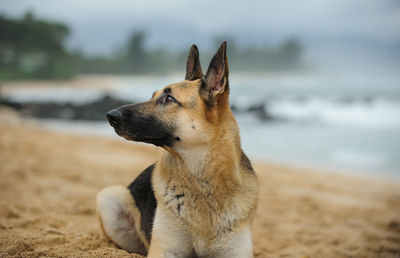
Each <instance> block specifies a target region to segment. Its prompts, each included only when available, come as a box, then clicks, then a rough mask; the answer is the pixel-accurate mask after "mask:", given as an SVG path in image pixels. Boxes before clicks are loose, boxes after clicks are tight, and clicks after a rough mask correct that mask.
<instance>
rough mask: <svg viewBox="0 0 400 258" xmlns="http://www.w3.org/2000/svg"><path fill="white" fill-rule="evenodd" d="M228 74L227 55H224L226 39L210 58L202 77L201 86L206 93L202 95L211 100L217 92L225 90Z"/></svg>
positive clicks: (220, 92)
mask: <svg viewBox="0 0 400 258" xmlns="http://www.w3.org/2000/svg"><path fill="white" fill-rule="evenodd" d="M228 76H229V66H228V57H227V56H226V41H224V42H223V43H222V44H221V46H220V47H219V49H218V51H217V53H216V54H215V56H214V57H213V59H212V60H211V63H210V66H209V67H208V70H207V74H206V75H205V77H204V86H203V87H204V88H205V90H206V92H207V94H206V96H204V95H203V96H204V97H206V98H208V99H209V100H212V99H214V98H215V97H216V96H217V95H218V94H222V93H223V92H225V90H226V89H227V87H228ZM210 98H211V99H210Z"/></svg>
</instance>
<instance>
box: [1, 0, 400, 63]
mask: <svg viewBox="0 0 400 258" xmlns="http://www.w3.org/2000/svg"><path fill="white" fill-rule="evenodd" d="M27 10H31V11H33V12H34V14H35V15H37V16H38V17H42V18H49V19H52V20H56V21H61V22H65V23H66V24H68V25H69V27H70V28H71V37H70V39H69V41H68V45H69V47H71V48H79V49H82V50H83V51H84V52H86V53H88V54H102V55H107V54H110V53H112V52H113V51H114V50H115V49H116V48H118V47H121V45H122V44H123V42H125V41H126V39H127V37H128V35H129V33H130V32H132V31H134V30H141V29H143V30H146V31H147V32H148V41H147V42H148V47H150V48H151V47H157V46H164V47H166V48H170V49H172V50H174V49H181V48H188V47H189V46H190V45H191V44H193V43H196V44H197V45H198V46H199V47H200V51H201V49H207V50H209V49H210V48H211V47H213V46H214V39H215V37H222V38H223V37H226V38H233V39H234V40H235V43H237V44H239V45H243V46H245V45H259V46H261V45H267V44H269V45H277V44H279V43H280V42H281V41H282V40H284V39H286V38H289V37H293V36H295V37H297V38H299V39H300V40H301V41H302V42H303V44H304V46H305V49H306V53H305V58H306V60H307V61H309V62H310V63H312V64H314V63H315V64H317V65H321V66H325V67H330V66H336V67H341V66H342V64H345V65H347V66H351V67H352V68H355V67H357V66H360V67H361V66H368V67H370V68H371V67H372V68H374V69H381V70H387V69H389V70H393V71H396V70H400V69H399V68H400V61H399V60H400V1H399V0H387V1H384V0H352V1H348V0H324V1H321V0H298V1H289V0H281V1H268V0H267V1H258V0H257V1H256V0H247V1H227V0H222V1H215V0H204V1H183V0H182V1H180V0H171V1H165V0H153V1H133V0H113V1H106V0H85V1H82V0H79V1H78V0H68V1H63V0H58V1H54V0H18V1H16V0H0V13H2V14H5V15H8V16H11V17H18V16H21V15H22V14H23V13H24V12H26V11H27ZM228 44H229V42H228Z"/></svg>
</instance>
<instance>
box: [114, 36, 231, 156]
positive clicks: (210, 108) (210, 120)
mask: <svg viewBox="0 0 400 258" xmlns="http://www.w3.org/2000/svg"><path fill="white" fill-rule="evenodd" d="M228 73H229V69H228V59H227V56H226V42H224V43H222V45H221V47H220V48H219V49H218V51H217V53H216V54H215V56H214V57H213V59H212V61H211V63H210V66H209V68H208V70H207V73H206V74H205V75H203V72H202V70H201V67H200V60H199V52H198V49H197V47H196V46H195V45H193V46H192V47H191V48H190V52H189V55H188V58H187V63H186V76H185V80H184V81H181V82H177V83H173V84H170V85H168V86H166V87H164V88H163V89H161V90H158V91H156V92H154V93H153V96H152V97H151V99H150V100H149V101H146V102H143V103H139V104H133V105H125V106H121V107H119V108H116V109H113V110H111V111H109V112H108V113H107V119H108V121H109V122H110V124H111V126H112V127H114V129H115V131H116V133H117V134H118V135H120V136H122V137H124V138H125V139H128V140H133V141H139V142H146V143H151V144H154V145H157V146H161V147H164V148H167V149H173V148H174V147H176V146H196V145H198V144H204V143H208V142H210V141H211V140H212V139H213V137H215V135H216V128H219V127H220V125H221V123H223V121H224V120H225V119H226V118H230V117H232V113H231V111H230V109H229V102H228V95H229V85H228ZM232 118H233V117H232Z"/></svg>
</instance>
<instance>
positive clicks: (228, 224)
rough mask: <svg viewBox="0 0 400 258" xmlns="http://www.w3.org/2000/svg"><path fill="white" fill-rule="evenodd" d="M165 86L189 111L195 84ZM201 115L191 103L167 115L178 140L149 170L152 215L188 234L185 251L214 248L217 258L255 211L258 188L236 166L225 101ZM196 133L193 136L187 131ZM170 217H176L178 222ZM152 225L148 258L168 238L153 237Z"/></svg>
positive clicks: (235, 139) (233, 128)
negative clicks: (175, 121)
mask: <svg viewBox="0 0 400 258" xmlns="http://www.w3.org/2000/svg"><path fill="white" fill-rule="evenodd" d="M182 84H184V85H186V86H185V87H182ZM167 87H169V88H171V89H172V93H176V96H177V99H178V100H179V101H181V102H182V104H183V105H184V106H185V107H189V106H190V105H191V103H190V102H191V101H192V100H193V99H196V97H197V96H196V92H198V87H200V80H197V81H191V82H189V81H184V82H181V83H177V84H174V85H169V86H167ZM160 92H161V91H160ZM205 110H206V107H205V104H204V103H203V102H202V101H197V103H196V105H194V106H193V107H191V108H186V109H180V110H177V111H176V112H172V113H173V114H172V116H175V117H178V123H180V124H181V127H180V128H179V133H178V135H180V137H181V138H182V139H183V141H182V144H177V146H176V147H175V148H174V149H170V150H168V152H166V153H165V154H164V155H163V156H162V158H161V160H160V162H159V163H158V165H157V166H156V169H155V171H154V175H153V186H154V190H155V196H156V199H157V202H158V208H157V212H159V210H163V214H165V215H164V216H166V217H167V219H166V218H163V220H168V221H169V222H171V223H172V222H174V223H172V224H173V225H174V226H173V227H172V228H176V227H178V228H180V229H182V230H183V229H184V231H187V232H189V233H188V235H190V237H191V238H192V239H193V240H192V245H191V246H190V248H192V249H194V250H196V252H199V251H200V250H202V251H203V252H205V253H207V252H206V251H204V250H203V249H207V250H212V249H213V248H215V249H216V251H215V252H217V253H219V254H221V253H223V252H224V251H226V250H227V249H229V247H224V244H223V243H224V242H225V241H227V239H229V237H230V236H231V235H235V234H240V232H241V231H242V230H243V229H246V230H249V227H250V223H251V220H252V218H253V216H254V212H255V209H256V206H257V199H258V186H257V180H256V176H255V174H254V173H253V172H250V171H248V170H246V168H243V167H241V163H240V160H241V149H240V140H239V130H238V126H237V124H236V122H235V120H234V118H233V115H232V112H231V110H230V109H229V106H228V102H225V106H223V107H219V109H218V110H213V114H211V115H210V114H208V115H205ZM168 116H169V115H168V114H166V117H168ZM192 125H195V128H196V129H192ZM196 130H197V131H198V132H199V133H198V134H197V133H196V132H193V131H196ZM186 139H189V140H188V141H186ZM180 194H184V197H182V199H183V201H184V204H181V205H180V209H179V210H178V205H179V202H180V200H174V198H175V196H176V195H180ZM175 199H176V198H175ZM164 210H165V211H164ZM173 217H177V218H179V220H178V221H179V222H175V220H176V219H172V218H173ZM156 218H157V215H156ZM157 222H158V221H157V219H156V221H155V223H154V228H153V230H154V233H153V235H154V237H153V239H152V244H151V247H150V253H149V257H153V255H154V256H155V257H157V256H158V255H156V254H155V253H159V252H160V251H161V252H165V251H166V250H165V249H162V248H160V246H159V245H158V244H157V243H158V242H160V241H161V242H162V240H159V239H160V238H161V237H160V234H163V233H164V234H165V235H164V237H165V238H166V239H167V240H168V241H171V235H172V236H173V235H174V234H171V231H168V230H166V229H165V228H164V229H163V230H160V232H159V233H158V234H157V233H156V232H157V227H158V224H157ZM160 227H163V226H162V225H161V226H160ZM175 241H178V242H179V241H181V240H180V239H174V240H173V242H175ZM218 245H221V247H220V248H218ZM153 246H154V248H153ZM156 246H157V248H155V247H156ZM222 250H224V251H222ZM170 251H171V250H170ZM249 256H251V255H249Z"/></svg>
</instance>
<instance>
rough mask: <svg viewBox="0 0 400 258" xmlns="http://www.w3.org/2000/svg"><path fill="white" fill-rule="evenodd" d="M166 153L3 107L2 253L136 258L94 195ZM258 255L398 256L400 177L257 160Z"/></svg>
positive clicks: (0, 117) (0, 121)
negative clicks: (52, 126)
mask: <svg viewBox="0 0 400 258" xmlns="http://www.w3.org/2000/svg"><path fill="white" fill-rule="evenodd" d="M160 153H161V150H160V149H156V148H153V147H150V146H145V145H139V144H135V143H129V142H126V141H122V140H117V139H112V138H104V137H94V136H78V135H68V134H62V133H56V132H51V131H46V130H44V129H41V128H40V127H39V126H38V125H37V124H35V122H32V121H26V120H24V119H20V118H18V117H16V116H15V115H14V114H13V113H12V112H9V111H5V110H3V111H1V112H0V162H1V163H0V197H1V198H0V256H1V257H13V256H14V257H43V256H51V257H101V256H104V257H139V256H135V255H133V254H129V253H127V252H126V251H124V250H121V249H118V248H117V247H115V246H113V245H112V244H111V243H108V242H107V241H106V240H104V239H103V238H102V236H101V234H100V228H99V225H98V221H97V217H96V211H95V197H96V194H97V193H98V192H99V191H100V190H101V189H102V188H103V187H105V186H108V185H112V184H123V185H127V184H129V183H130V182H131V181H132V180H133V179H134V178H135V177H136V176H137V175H138V173H140V171H142V170H143V169H144V168H146V167H147V166H148V165H149V164H151V163H152V162H154V161H156V160H157V158H158V156H159V155H160ZM254 168H255V170H256V172H257V174H258V177H259V181H260V202H259V206H258V210H257V214H256V217H255V219H254V223H253V242H254V254H255V257H400V183H398V182H388V181H384V180H378V179H369V178H368V179H367V178H355V177H350V176H345V175H341V174H332V173H325V172H318V171H307V170H304V169H296V168H289V167H285V166H282V165H275V164H263V163H254Z"/></svg>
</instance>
